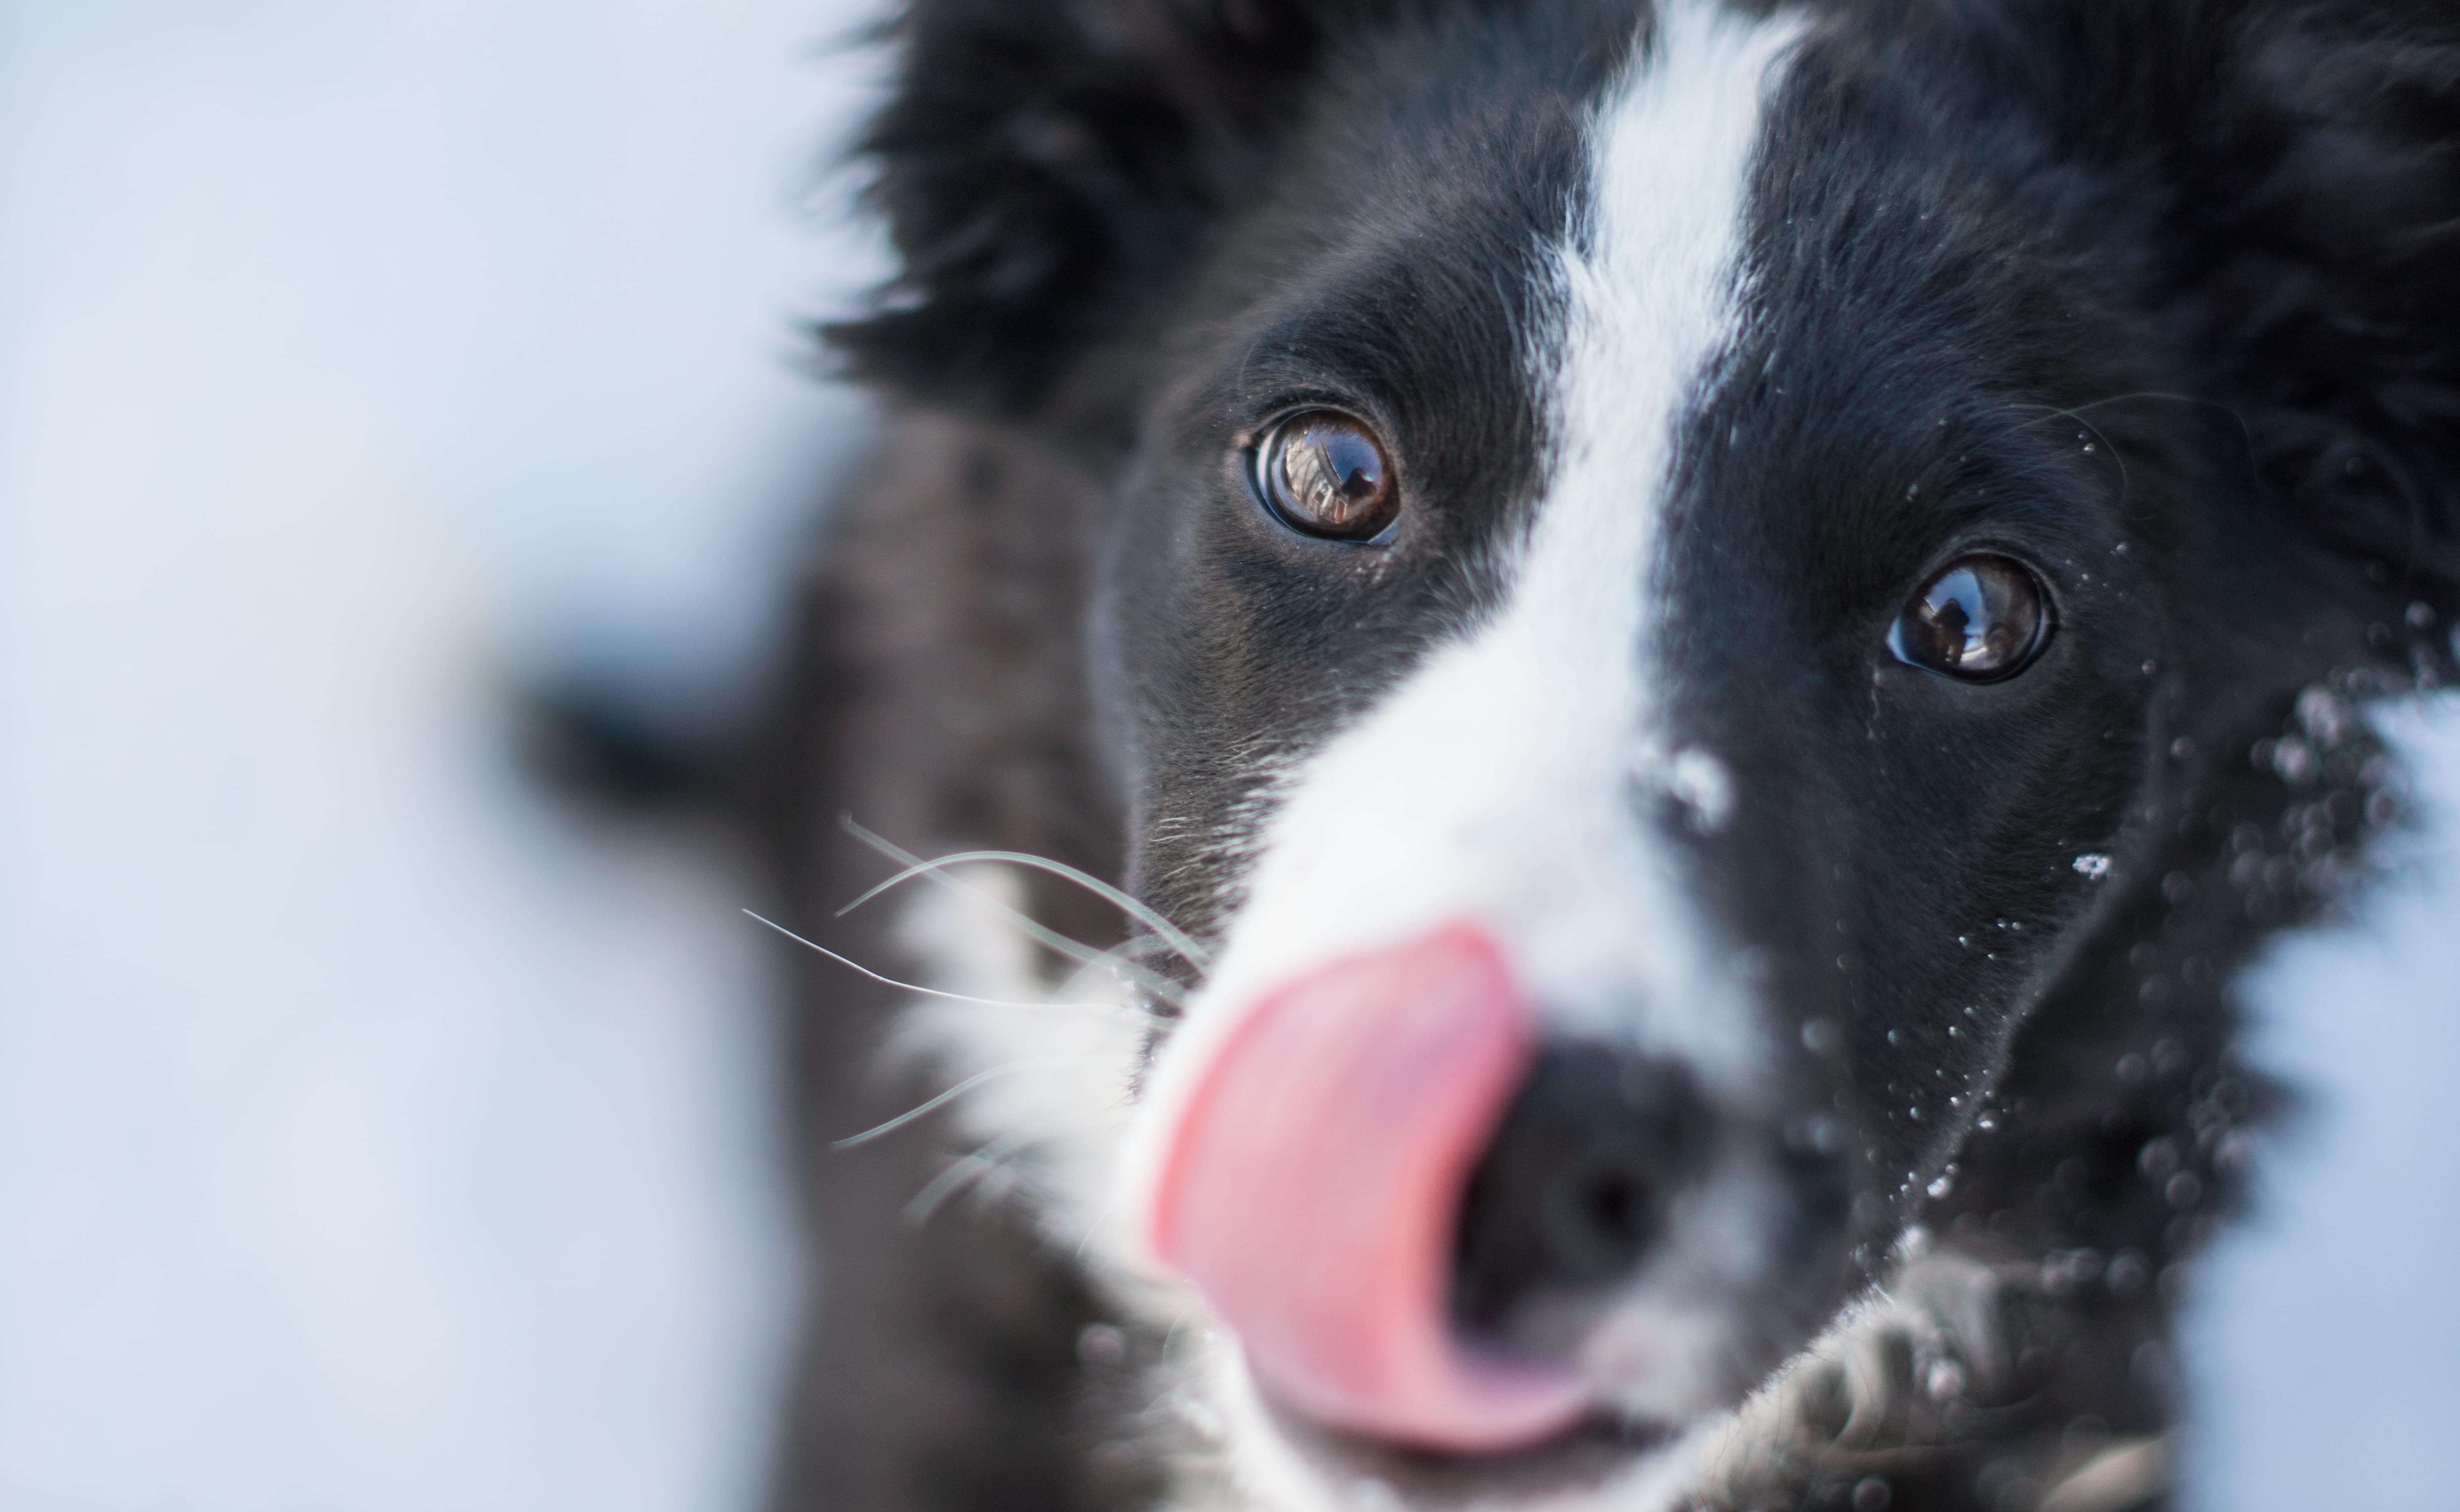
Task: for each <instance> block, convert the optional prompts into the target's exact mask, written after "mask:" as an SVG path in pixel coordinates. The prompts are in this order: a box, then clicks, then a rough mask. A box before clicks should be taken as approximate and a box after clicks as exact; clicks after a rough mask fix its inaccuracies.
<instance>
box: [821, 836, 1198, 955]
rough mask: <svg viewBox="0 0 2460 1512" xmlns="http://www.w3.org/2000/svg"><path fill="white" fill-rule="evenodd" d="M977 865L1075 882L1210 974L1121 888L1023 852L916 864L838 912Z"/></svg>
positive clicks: (1180, 938) (1170, 927) (1178, 934)
mask: <svg viewBox="0 0 2460 1512" xmlns="http://www.w3.org/2000/svg"><path fill="white" fill-rule="evenodd" d="M847 828H848V829H850V830H852V831H853V832H854V834H855V835H856V837H857V838H859V839H860V840H863V841H866V842H871V841H878V839H879V837H877V836H875V835H873V834H872V833H871V832H870V831H868V830H866V829H863V828H862V827H861V826H859V825H858V824H855V823H854V822H853V821H852V820H848V821H847ZM976 861H996V862H1007V863H1008V864H1010V865H1012V866H1029V867H1031V868H1033V869H1034V870H1036V871H1043V872H1048V873H1050V875H1051V876H1053V877H1060V878H1064V879H1066V880H1067V881H1069V882H1072V883H1074V884H1076V885H1078V886H1079V887H1082V888H1084V889H1085V890H1086V891H1087V892H1090V893H1092V895H1093V896H1095V897H1097V898H1099V899H1101V900H1102V901H1103V902H1105V903H1107V904H1109V905H1112V906H1113V907H1114V908H1117V909H1118V910H1119V911H1120V912H1121V913H1124V914H1126V915H1127V916H1128V917H1129V918H1131V919H1134V920H1135V921H1136V922H1137V923H1138V924H1141V925H1143V926H1145V927H1146V928H1148V929H1151V930H1152V931H1153V932H1154V933H1155V934H1156V935H1158V936H1159V937H1160V938H1161V940H1162V942H1163V943H1164V944H1166V945H1168V946H1169V947H1170V948H1171V949H1172V950H1173V951H1175V952H1177V955H1178V957H1179V958H1180V959H1181V960H1183V961H1185V962H1186V963H1187V964H1188V965H1190V966H1192V967H1194V968H1196V969H1198V970H1199V971H1202V970H1207V969H1210V968H1211V967H1212V964H1213V958H1212V956H1211V955H1209V954H1208V953H1207V952H1206V951H1205V948H1203V947H1202V946H1200V945H1198V944H1197V943H1196V941H1195V940H1193V939H1192V938H1190V937H1189V936H1188V934H1187V932H1186V931H1185V930H1183V929H1181V928H1179V926H1177V925H1175V924H1173V923H1171V922H1170V921H1169V920H1168V919H1165V918H1163V917H1162V916H1161V915H1160V914H1159V913H1157V912H1156V911H1155V910H1154V909H1153V908H1151V907H1149V906H1147V905H1144V904H1142V903H1139V902H1137V901H1136V900H1135V899H1134V898H1132V897H1130V896H1128V895H1127V894H1126V893H1124V892H1121V891H1120V890H1119V889H1118V888H1116V887H1113V886H1112V885H1111V884H1109V883H1107V882H1104V881H1102V880H1101V879H1100V878H1099V877H1095V876H1092V875H1091V874H1090V873H1087V872H1082V871H1079V870H1077V869H1076V868H1075V867H1073V866H1071V865H1069V864H1068V863H1067V862H1059V861H1052V860H1050V858H1048V857H1044V856H1035V855H1031V854H1029V853H1027V852H1025V851H1021V850H968V851H960V852H958V853H957V854H956V855H953V856H943V857H941V858H940V859H939V860H937V861H924V862H915V863H914V864H913V865H911V866H908V867H906V868H905V869H904V870H903V871H901V872H899V873H898V874H897V875H896V876H894V877H891V878H889V879H888V880H887V881H886V882H883V883H881V884H880V885H878V886H876V887H874V888H872V889H871V890H870V891H869V892H866V893H864V894H863V895H862V896H861V897H859V898H857V899H856V900H855V901H854V902H852V903H850V904H847V905H845V906H844V907H842V908H839V909H838V913H839V914H840V915H843V914H848V913H852V912H853V911H854V910H855V909H857V908H859V907H861V906H862V905H864V904H866V903H869V902H870V901H871V900H872V899H874V898H877V897H879V896H880V894H881V893H883V892H886V891H887V890H888V889H889V888H891V887H894V886H896V885H897V884H900V883H901V882H905V881H907V880H909V879H911V878H914V877H919V876H921V875H923V873H925V872H927V871H930V870H932V869H933V868H934V867H940V866H961V865H964V864H965V862H976Z"/></svg>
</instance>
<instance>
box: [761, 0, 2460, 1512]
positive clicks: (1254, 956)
mask: <svg viewBox="0 0 2460 1512" xmlns="http://www.w3.org/2000/svg"><path fill="white" fill-rule="evenodd" d="M892 34H893V41H894V46H895V48H896V53H895V57H896V63H895V72H894V79H893V84H892V88H891V91H890V96H889V98H888V101H887V103H886V104H885V105H884V107H883V108H882V110H881V112H880V115H879V116H878V117H877V118H876V120H875V121H874V122H873V124H872V125H871V127H870V129H869V131H868V134H867V135H866V136H865V138H863V140H862V142H861V144H860V148H859V152H860V156H861V158H862V160H864V161H865V162H867V163H868V164H869V165H870V168H871V171H872V172H873V175H874V181H873V184H872V188H871V196H872V198H871V203H872V204H873V205H874V206H875V207H876V209H877V210H878V211H879V213H880V215H881V216H882V217H883V218H884V221H885V224H886V225H887V227H888V230H889V233H890V235H891V237H892V238H893V241H894V244H895V246H896V249H897V252H898V255H899V259H900V267H901V271H900V273H899V274H898V275H897V277H896V279H895V281H894V282H893V283H892V284H891V285H890V286H889V287H887V288H886V289H884V290H883V291H882V292H881V294H880V299H879V301H878V303H877V305H876V307H875V308H872V309H868V310H867V311H865V312H863V313H862V314H861V315H859V317H858V318H855V319H852V320H850V321H848V322H846V323H844V324H841V325H838V326H836V327H835V328H833V329H832V330H830V331H829V337H830V340H831V341H832V342H833V343H834V345H835V350H836V351H838V353H840V354H841V357H842V358H843V360H844V361H845V362H846V363H847V365H848V366H849V367H850V369H851V371H852V372H854V373H856V374H857V375H859V377H860V378H861V379H863V380H864V381H866V382H867V383H869V384H871V385H873V386H874V388H875V389H876V391H877V392H878V393H879V394H880V395H881V396H882V416H883V418H882V421H881V425H880V434H879V440H878V446H877V450H876V453H875V455H874V458H873V459H872V461H871V462H870V463H869V465H868V470H867V472H866V473H865V475H864V476H863V477H862V479H860V480H859V482H858V483H857V484H856V485H855V486H854V487H853V488H851V489H850V490H849V491H848V492H847V494H846V495H845V497H843V498H842V499H841V500H840V501H839V502H838V506H837V507H836V509H835V511H834V512H833V514H832V515H831V517H830V521H829V524H828V527H827V530H826V532H825V539H824V541H823V542H822V543H821V545H820V547H819V549H817V550H816V552H815V553H814V555H813V559H812V564H811V566H810V568H809V572H808V577H807V580H806V582H805V584H804V586H803V590H802V594H801V599H800V604H801V607H800V610H799V611H798V618H797V622H796V625H795V631H794V634H793V636H792V638H791V650H790V655H789V658H788V660H789V663H790V665H789V666H788V669H787V671H785V672H784V674H783V675H782V676H781V678H780V679H779V687H778V692H777V696H776V698H775V700H774V713H773V717H772V720H771V723H770V728H769V730H768V734H767V736H766V738H765V741H764V744H763V746H762V751H763V755H762V756H761V758H760V762H759V764H758V768H757V770H758V773H759V776H758V779H757V782H756V790H757V792H758V793H759V795H760V803H761V809H760V813H761V820H760V822H761V825H762V829H763V833H764V834H765V835H766V836H767V837H768V838H769V840H770V841H771V853H772V854H773V855H774V861H775V867H776V872H775V875H776V877H777V880H778V902H777V905H776V906H777V907H778V909H779V910H781V911H780V913H779V915H778V924H779V926H780V927H781V928H784V929H791V930H793V931H794V932H795V933H796V934H797V935H799V936H802V937H803V938H805V939H806V940H807V941H808V942H809V943H811V944H813V945H816V946H817V947H819V948H820V950H819V951H816V952H803V951H799V950H798V951H795V952H794V953H793V954H792V955H791V956H790V958H789V959H790V960H791V962H792V965H791V967H790V969H791V970H792V971H793V972H794V973H795V978H794V986H793V990H794V993H795V1000H796V1002H797V1008H796V1010H795V1017H794V1018H793V1020H792V1021H791V1022H792V1042H793V1067H794V1071H793V1076H794V1082H795V1096H796V1097H797V1099H798V1101H797V1106H798V1107H799V1108H800V1109H801V1110H802V1114H801V1116H800V1121H799V1123H798V1129H799V1130H800V1134H799V1136H798V1139H799V1144H798V1156H799V1160H800V1169H801V1170H802V1172H803V1178H802V1179H803V1182H804V1183H805V1186H806V1188H807V1193H808V1197H809V1200H810V1210H811V1212H812V1214H813V1225H814V1235H815V1245H816V1248H817V1251H818V1260H817V1262H816V1267H815V1274H816V1281H815V1288H814V1292H813V1296H814V1305H813V1309H812V1312H811V1318H810V1324H809V1337H808V1339H807V1341H806V1343H805V1345H804V1348H803V1353H802V1359H801V1363H800V1365H799V1367H798V1369H797V1372H796V1375H795V1387H794V1390H793V1394H792V1398H791V1400H790V1402H789V1404H788V1406H787V1409H786V1414H785V1416H786V1426H785V1443H786V1448H785V1451H784V1454H783V1458H782V1465H781V1469H780V1471H779V1476H778V1480H777V1484H776V1491H775V1496H776V1504H777V1505H779V1506H780V1507H786V1508H795V1509H802V1508H821V1507H825V1508H830V1509H835V1512H909V1509H924V1508H935V1509H936V1508H977V1507H982V1508H987V1507H998V1508H1003V1509H1050V1512H1060V1509H1068V1512H1075V1509H1096V1508H1100V1509H1109V1508H1131V1507H1134V1508H1172V1509H1184V1512H1194V1509H1198V1508H1207V1509H1209V1508H1252V1509H1256V1512H1268V1509H1269V1512H1317V1509H1344V1512H1367V1509H1388V1508H1398V1509H1409V1512H1420V1509H1425V1512H1435V1509H1443V1508H1468V1507H1480V1508H1498V1509H1501V1508H1524V1507H1525V1508H1540V1507H1544V1508H1564V1509H1573V1508H1580V1509H1587V1508H1596V1509H1609V1508H1611V1509H1621V1512H1655V1509H1661V1508H1689V1507H1705V1508H1720V1509H1731V1512H1761V1509H1770V1508H1789V1509H1791V1508H1813V1507H1851V1508H1854V1509H1856V1512H1876V1509H1879V1508H1885V1507H1895V1508H1898V1509H1904V1508H1921V1509H1975V1512H2031V1509H2036V1508H2038V1509H2043V1512H2052V1509H2056V1512H2086V1509H2089V1512H2126V1509H2130V1508H2150V1507H2155V1506H2160V1505H2166V1504H2167V1498H2168V1497H2169V1495H2170V1489H2169V1482H2170V1476H2169V1472H2168V1464H2167V1459H2168V1455H2167V1445H2168V1442H2169V1440H2168V1438H2167V1437H2166V1436H2167V1435H2168V1434H2169V1432H2170V1429H2171V1427H2172V1426H2173V1425H2174V1423H2175V1422H2176V1421H2177V1419H2178V1415H2179V1412H2180V1405H2179V1397H2178V1392H2179V1382H2178V1378H2177V1373H2176V1371H2175V1370H2174V1365H2173V1363H2172V1356H2171V1352H2170V1320H2171V1316H2172V1312H2173V1310H2174V1307H2175V1305H2176V1303H2177V1302H2178V1300H2179V1298H2180V1296H2181V1294H2182V1291H2183V1288H2186V1287H2187V1286H2189V1285H2190V1284H2191V1279H2192V1271H2191V1269H2190V1268H2189V1267H2191V1265H2192V1261H2193V1257H2194V1256H2195V1253H2196V1252H2197V1251H2198V1249H2200V1248H2201V1247H2202V1246H2204V1245H2205V1244H2206V1243H2207V1242H2208V1240H2209V1239H2210V1238H2211V1237H2212V1236H2213V1234H2214V1233H2215V1232H2216V1228H2217V1227H2218V1225H2221V1224H2223V1223H2224V1222H2226V1221H2227V1220H2228V1219H2229V1217H2230V1216H2231V1215H2232V1214H2233V1213H2234V1212H2236V1211H2237V1210H2238V1209H2239V1208H2240V1207H2241V1206H2242V1204H2243V1202H2244V1193H2245V1190H2246V1173H2247V1164H2248V1160H2249V1156H2250V1152H2251V1151H2252V1150H2253V1149H2254V1148H2255V1145H2256V1143H2257V1142H2258V1140H2259V1136H2260V1133H2261V1130H2262V1128H2263V1127H2264V1124H2265V1120H2266V1119H2267V1118H2269V1117H2271V1116H2272V1115H2273V1114H2274V1113H2275V1112H2276V1110H2277V1109H2278V1108H2279V1107H2280V1104H2281V1102H2282V1100H2283V1097H2284V1094H2283V1092H2282V1089H2280V1088H2278V1087H2276V1086H2274V1085H2273V1084H2271V1083H2270V1082H2269V1081H2267V1080H2266V1079H2265V1078H2264V1077H2263V1076H2262V1075H2259V1073H2258V1072H2256V1071H2255V1070H2253V1069H2251V1068H2250V1067H2248V1066H2247V1065H2246V1064H2244V1063H2242V1062H2241V1061H2240V1060H2239V1059H2238V1058H2237V1057H2236V1056H2235V1055H2234V1054H2233V1050H2232V1041H2233V1035H2234V1033H2235V1030H2236V1021H2237V1009H2236V1007H2235V1004H2234V999H2233V996H2232V990H2233V982H2234V980H2235V979H2236V978H2237V976H2238V974H2239V973H2240V972H2241V970H2242V969H2244V968H2245V967H2246V966H2247V965H2248V963H2249V962H2250V960H2251V959H2252V958H2253V957H2254V956H2255V955H2256V953H2257V952H2258V951H2259V949H2260V948H2262V946H2263V944H2264V942H2265V941H2266V940H2267V939H2268V938H2270V937H2271V936H2273V935H2274V934H2275V933H2277V932H2278V931H2280V930H2283V929H2287V928H2292V927H2297V926H2307V925H2312V924H2315V923H2317V922H2319V921H2323V920H2326V919H2329V918H2331V917H2334V916H2336V915H2338V914H2341V913H2343V912H2344V911H2345V910H2346V908H2347V907H2348V906H2349V905H2350V903H2351V901H2352V900H2353V899H2354V898H2355V897H2356V896H2358V894H2359V893H2360V892H2361V891H2362V890H2363V888H2364V886H2365V883H2366V881H2367V879H2368V877H2369V876H2370V874H2371V873H2372V871H2373V870H2374V869H2375V862H2372V861H2370V859H2369V858H2370V855H2371V854H2372V850H2371V847H2373V845H2374V842H2375V841H2377V840H2378V838H2379V837H2382V836H2384V835H2386V833H2389V832H2391V831H2394V830H2396V829H2398V828H2399V827H2400V825H2401V824H2402V823H2403V816H2404V812H2405V811H2404V806H2403V794H2404V791H2405V789H2404V782H2403V778H2402V776H2401V774H2400V772H2399V770H2398V768H2397V767H2396V765H2395V764H2394V763H2393V761H2392V760H2391V758H2390V757H2389V756H2387V755H2386V751H2385V750H2384V749H2383V747H2382V746H2381V745H2380V744H2379V743H2378V741H2377V739H2376V736H2375V735H2374V734H2373V732H2372V729H2371V727H2370V725H2369V723H2368V719H2367V710H2368V709H2369V707H2370V706H2372V705H2374V704H2376V703H2378V702H2380V701H2382V700H2386V699H2394V698H2407V697H2416V696H2422V695H2424V694H2427V693H2429V692H2432V691H2433V690H2435V689H2436V688H2438V687H2440V686H2441V685H2443V684H2444V683H2446V682H2448V681H2449V679H2451V678H2452V677H2453V676H2454V675H2455V667H2454V660H2455V657H2460V637H2455V635H2454V632H2453V629H2452V626H2453V621H2454V618H2455V616H2460V17H2455V16H2454V15H2453V13H2452V12H2451V11H2449V8H2448V7H2444V6H2439V5H2432V4H2426V3H2422V0H2421V3H2400V0H1798V3H1797V0H1311V3H1300V0H913V3H912V4H911V5H910V6H909V7H908V8H907V9H906V10H905V11H903V13H902V15H901V19H899V20H898V21H897V22H896V23H895V24H894V26H893V28H892ZM845 820H851V822H850V823H848V822H845ZM883 881H893V882H894V883H895V884H896V885H895V887H894V888H892V889H891V890H890V891H889V892H888V893H887V895H886V896H885V897H883V898H879V899H875V900H871V901H866V902H864V903H863V905H862V906H860V907H857V908H853V909H851V910H846V909H845V907H844V905H847V903H848V902H849V900H852V899H855V898H858V897H859V896H861V895H864V894H866V893H868V892H870V891H872V890H874V888H875V886H876V884H881V883H882V882H883ZM823 952H824V953H823ZM909 989H910V990H909Z"/></svg>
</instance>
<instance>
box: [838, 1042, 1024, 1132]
mask: <svg viewBox="0 0 2460 1512" xmlns="http://www.w3.org/2000/svg"><path fill="white" fill-rule="evenodd" d="M1068 1064H1070V1060H1069V1057H1067V1056H1065V1055H1029V1056H1027V1057H1025V1058H1024V1059H1022V1060H1010V1061H1005V1062H1003V1063H1001V1064H999V1065H996V1066H993V1067H991V1068H990V1069H989V1070H987V1071H978V1072H975V1073H974V1074H973V1075H970V1076H967V1077H966V1078H965V1080H963V1081H961V1082H959V1083H957V1084H956V1085H955V1086H953V1087H950V1088H949V1089H948V1090H947V1091H945V1092H944V1093H942V1094H940V1095H939V1096H938V1097H933V1098H931V1099H930V1100H929V1101H927V1102H924V1103H923V1105H922V1106H920V1107H915V1108H908V1109H906V1110H905V1111H904V1112H903V1113H901V1114H899V1115H898V1116H897V1117H896V1118H891V1119H889V1120H888V1121H887V1122H886V1123H876V1124H873V1125H872V1126H871V1127H870V1128H868V1129H865V1130H863V1131H862V1132H861V1133H860V1134H858V1135H854V1136H852V1137H851V1138H848V1139H838V1140H837V1141H835V1142H833V1143H832V1144H830V1146H829V1148H830V1149H832V1150H851V1149H853V1148H854V1147H855V1146H856V1145H859V1144H869V1143H870V1142H871V1141H872V1140H874V1139H880V1138H881V1137H882V1136H884V1135H890V1134H895V1133H896V1132H897V1131H898V1130H900V1129H901V1128H903V1127H905V1126H906V1125H907V1124H909V1123H912V1122H913V1121H914V1120H915V1119H917V1118H927V1117H929V1116H930V1115H932V1114H934V1113H937V1112H939V1111H940V1110H941V1109H942V1108H944V1107H946V1106H947V1105H948V1104H949V1103H952V1102H954V1101H956V1100H957V1099H958V1098H959V1097H964V1096H965V1094H966V1093H969V1092H971V1091H973V1090H974V1089H975V1088H976V1087H979V1086H981V1085H982V1084H983V1083H985V1082H986V1081H995V1080H997V1079H998V1078H1000V1077H1002V1076H1009V1075H1015V1074H1016V1073H1018V1072H1020V1071H1030V1070H1032V1069H1033V1068H1035V1067H1037V1066H1064V1065H1068Z"/></svg>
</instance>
